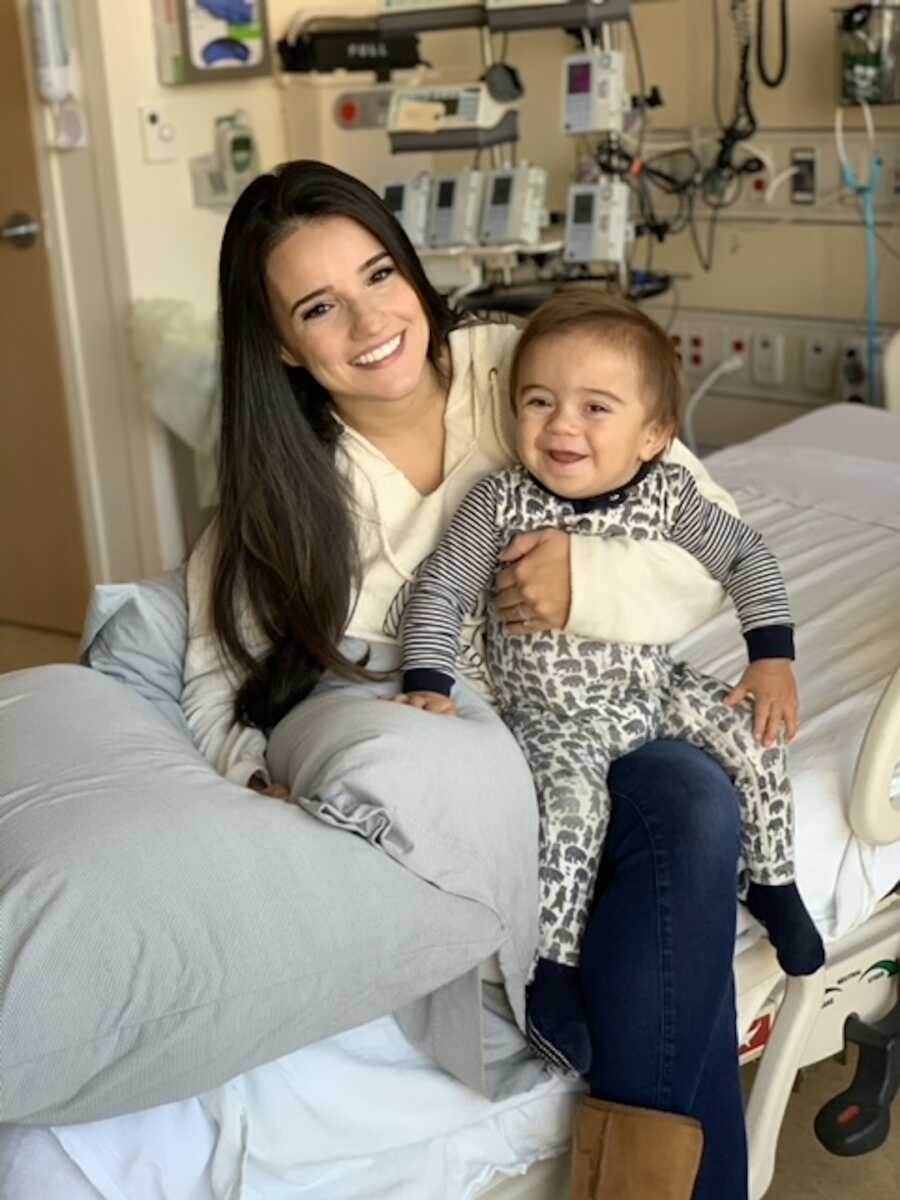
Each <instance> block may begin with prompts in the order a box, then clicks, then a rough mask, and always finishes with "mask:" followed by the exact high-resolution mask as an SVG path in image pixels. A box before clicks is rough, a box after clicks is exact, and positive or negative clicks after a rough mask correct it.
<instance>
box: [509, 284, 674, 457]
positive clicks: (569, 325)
mask: <svg viewBox="0 0 900 1200" xmlns="http://www.w3.org/2000/svg"><path fill="white" fill-rule="evenodd" d="M571 333H586V334H593V335H594V336H595V337H596V339H597V342H598V343H602V344H603V345H604V346H610V347H613V348H615V349H616V350H620V351H621V352H622V353H624V354H628V355H634V357H635V359H636V360H637V362H638V366H639V368H640V374H641V383H642V387H643V392H644V400H645V402H646V404H647V408H648V412H649V415H650V416H651V418H653V419H655V420H657V421H659V422H660V424H662V425H663V426H665V427H666V428H669V429H671V431H672V435H673V436H674V434H675V432H676V430H677V429H678V420H679V415H680V413H681V412H682V410H683V405H684V399H685V387H684V376H683V374H682V371H681V363H680V362H679V358H678V353H677V351H676V350H675V347H674V346H673V344H672V342H671V339H670V338H669V336H668V334H666V332H665V331H664V330H663V329H661V328H660V326H659V325H657V323H656V322H655V321H654V320H652V319H651V318H650V317H648V316H647V314H646V313H643V312H641V310H640V309H639V308H637V307H636V306H635V305H634V304H632V303H631V302H630V301H628V300H625V299H623V298H622V297H621V296H614V295H612V294H611V293H609V292H603V291H601V290H600V289H599V288H592V287H585V286H584V285H581V286H577V287H563V288H561V289H560V290H559V291H558V292H556V293H555V294H554V295H553V296H551V297H550V299H549V300H546V301H545V302H544V303H543V304H542V305H541V307H540V308H539V309H537V311H536V312H534V313H533V314H532V315H531V317H530V318H529V320H528V322H527V324H526V325H525V328H524V329H523V330H522V335H521V337H520V338H519V341H518V344H517V345H516V349H515V352H514V354H513V359H512V364H511V367H510V376H509V385H510V397H511V400H512V404H513V408H515V406H516V393H517V392H518V386H519V368H520V366H521V363H522V358H523V356H524V354H525V353H526V351H527V350H529V349H530V348H531V347H532V346H535V345H536V344H537V343H538V342H542V341H544V340H545V339H546V338H551V337H562V336H565V335H567V334H571Z"/></svg>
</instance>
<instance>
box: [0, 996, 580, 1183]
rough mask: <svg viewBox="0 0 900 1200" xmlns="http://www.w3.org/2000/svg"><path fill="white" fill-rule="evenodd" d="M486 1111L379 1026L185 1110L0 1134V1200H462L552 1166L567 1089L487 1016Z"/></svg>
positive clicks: (314, 1049)
mask: <svg viewBox="0 0 900 1200" xmlns="http://www.w3.org/2000/svg"><path fill="white" fill-rule="evenodd" d="M485 1028H486V1034H487V1043H488V1056H489V1060H490V1065H489V1066H488V1075H489V1081H490V1087H491V1093H492V1095H494V1096H495V1097H497V1098H496V1099H495V1100H493V1101H492V1100H488V1099H486V1098H485V1097H483V1096H480V1095H478V1094H477V1093H476V1092H473V1091H471V1090H470V1089H468V1088H466V1087H465V1086H464V1085H462V1084H460V1083H458V1082H457V1081H456V1080H454V1079H452V1078H451V1077H450V1076H449V1075H447V1074H445V1073H444V1072H443V1071H440V1070H438V1069H437V1068H435V1066H434V1065H433V1063H432V1062H431V1061H430V1060H429V1059H428V1058H427V1057H426V1056H424V1055H423V1054H422V1053H421V1052H420V1051H418V1050H416V1049H415V1048H414V1047H413V1046H411V1045H410V1043H409V1042H407V1041H406V1039H405V1038H404V1037H403V1035H402V1033H401V1032H400V1029H399V1027H398V1026H397V1024H396V1023H395V1022H394V1021H393V1020H392V1019H391V1018H389V1017H386V1018H383V1019H382V1020H379V1021H373V1022H371V1023H369V1024H367V1025H363V1026H360V1027H359V1028H357V1029H353V1030H350V1031H349V1032H347V1033H344V1034H341V1035H339V1036H337V1037H333V1038H329V1039H328V1040H326V1041H323V1042H320V1043H318V1044H316V1045H314V1046H308V1047H306V1048H305V1049H303V1050H299V1051H297V1052H296V1053H295V1054H292V1055H288V1056H286V1057H285V1058H282V1059H279V1060H278V1061H276V1062H274V1063H269V1064H267V1065H265V1066H263V1067H260V1068H258V1069H257V1070H255V1071H251V1072H249V1073H248V1074H246V1075H242V1076H239V1077H238V1078H237V1079H234V1080H232V1081H231V1082H230V1083H228V1084H226V1085H225V1087H223V1088H218V1089H217V1090H216V1091H214V1092H210V1093H207V1094H206V1095H204V1096H201V1097H198V1098H196V1099H192V1100H187V1101H184V1102H182V1103H178V1104H168V1105H163V1106H161V1107H159V1108H154V1109H149V1110H146V1111H145V1112H140V1113H135V1114H133V1115H131V1116H126V1117H117V1118H114V1119H112V1120H108V1121H95V1122H90V1123H88V1124H83V1125H70V1126H58V1127H54V1128H53V1129H51V1130H43V1129H41V1130H8V1131H0V1195H2V1197H3V1200H98V1198H99V1197H102V1198H103V1200H298V1198H299V1197H303V1198H304V1200H470V1198H472V1197H474V1196H476V1195H477V1194H479V1193H480V1192H481V1191H482V1190H483V1189H484V1187H485V1186H487V1185H488V1183H489V1182H491V1181H496V1180H497V1179H498V1178H500V1177H501V1176H502V1175H505V1174H508V1175H518V1174H523V1173H524V1172H525V1171H526V1170H527V1168H528V1167H529V1166H531V1165H532V1164H533V1163H535V1162H537V1161H539V1160H540V1159H543V1158H549V1157H555V1156H557V1155H559V1154H561V1153H563V1151H564V1149H565V1146H566V1143H567V1141H568V1138H569V1129H570V1125H571V1107H572V1104H573V1103H574V1099H575V1096H576V1094H577V1093H578V1091H580V1090H581V1084H580V1083H578V1082H575V1081H572V1080H570V1079H562V1078H560V1077H558V1076H555V1075H551V1074H550V1072H549V1071H547V1070H546V1069H545V1068H544V1066H543V1064H542V1063H541V1062H539V1061H538V1060H537V1059H535V1058H534V1057H533V1056H532V1055H531V1053H530V1051H529V1050H528V1047H527V1045H526V1043H525V1041H524V1039H523V1038H522V1037H521V1035H520V1034H519V1032H518V1030H517V1029H516V1028H515V1026H513V1025H512V1024H511V1023H510V1022H508V1021H506V1020H503V1019H502V1018H500V1017H497V1016H495V1015H494V1014H493V1013H490V1012H486V1013H485Z"/></svg>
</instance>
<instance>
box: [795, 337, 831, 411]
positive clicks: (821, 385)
mask: <svg viewBox="0 0 900 1200" xmlns="http://www.w3.org/2000/svg"><path fill="white" fill-rule="evenodd" d="M837 358H838V343H837V341H836V340H835V339H834V338H827V337H822V336H820V335H819V334H812V335H811V336H810V337H806V338H804V339H803V389H804V391H807V392H814V393H815V394H816V395H818V396H829V395H833V394H834V388H835V382H836V372H837Z"/></svg>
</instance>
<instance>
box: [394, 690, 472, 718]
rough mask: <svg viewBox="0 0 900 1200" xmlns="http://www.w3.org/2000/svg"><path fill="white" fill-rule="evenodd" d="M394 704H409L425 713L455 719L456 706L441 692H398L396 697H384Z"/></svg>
mask: <svg viewBox="0 0 900 1200" xmlns="http://www.w3.org/2000/svg"><path fill="white" fill-rule="evenodd" d="M381 699H382V700H391V701H393V703H394V704H408V705H409V706H410V708H421V709H422V710H423V711H424V712H433V713H439V714H440V715H441V716H443V717H455V716H456V715H457V712H456V705H455V704H454V703H453V701H452V700H451V699H450V697H449V696H442V695H441V693H440V692H398V693H397V695H396V696H382V697H381Z"/></svg>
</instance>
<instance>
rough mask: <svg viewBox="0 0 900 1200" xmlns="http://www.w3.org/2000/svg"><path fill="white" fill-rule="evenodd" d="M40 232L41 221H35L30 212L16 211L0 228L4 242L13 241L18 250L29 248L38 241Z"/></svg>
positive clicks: (0, 235)
mask: <svg viewBox="0 0 900 1200" xmlns="http://www.w3.org/2000/svg"><path fill="white" fill-rule="evenodd" d="M40 232H41V226H40V222H38V221H35V220H34V218H33V217H30V216H29V215H28V213H23V212H14V213H13V214H12V216H10V217H7V219H6V222H5V223H4V225H3V227H2V228H0V238H2V239H3V241H4V242H12V244H13V245H14V246H15V247H16V249H18V250H27V249H28V247H29V246H33V245H34V243H35V242H36V241H37V236H38V234H39V233H40Z"/></svg>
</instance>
